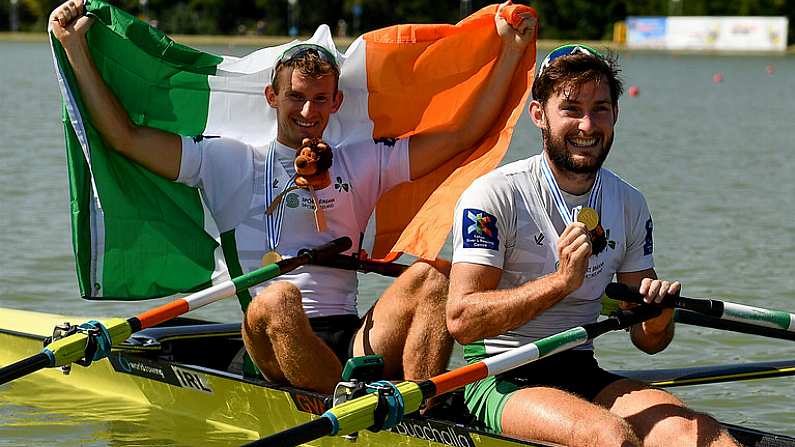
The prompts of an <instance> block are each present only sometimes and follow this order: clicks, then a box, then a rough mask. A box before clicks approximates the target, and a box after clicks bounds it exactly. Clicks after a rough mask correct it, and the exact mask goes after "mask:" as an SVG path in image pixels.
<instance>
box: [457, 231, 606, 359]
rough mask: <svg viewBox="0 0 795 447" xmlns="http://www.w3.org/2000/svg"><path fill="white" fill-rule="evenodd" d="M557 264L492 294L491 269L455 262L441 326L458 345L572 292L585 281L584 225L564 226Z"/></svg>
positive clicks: (495, 275)
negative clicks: (554, 268)
mask: <svg viewBox="0 0 795 447" xmlns="http://www.w3.org/2000/svg"><path fill="white" fill-rule="evenodd" d="M558 255H559V258H560V264H559V266H558V270H557V271H556V272H554V273H551V274H549V275H546V276H543V277H541V278H538V279H536V280H533V281H529V282H527V283H525V284H522V285H521V286H519V287H516V288H513V289H502V290H495V289H496V288H497V285H498V283H499V281H500V278H501V276H502V270H501V269H498V268H496V267H491V266H484V265H477V264H469V263H455V264H453V268H452V270H451V271H450V292H449V296H448V298H447V328H448V330H449V331H450V334H451V335H452V336H453V337H454V338H455V339H456V340H457V341H458V342H459V343H462V344H466V343H470V342H473V341H475V340H480V339H482V338H485V337H492V336H495V335H499V334H502V333H504V332H506V331H508V330H511V329H515V328H517V327H519V326H521V325H522V324H524V323H526V322H527V321H529V320H531V319H533V318H535V317H536V316H537V315H538V314H540V313H542V312H544V311H545V310H547V309H549V308H550V307H552V306H553V305H555V304H556V303H558V302H559V301H560V300H562V299H563V298H565V297H566V296H568V295H569V294H570V293H572V292H573V291H575V290H577V289H578V288H579V287H580V286H581V285H582V282H583V280H584V278H585V269H586V268H587V266H588V258H589V257H590V255H591V244H590V241H589V239H588V236H587V234H586V230H585V225H583V224H581V223H579V222H577V223H574V224H571V225H569V226H568V227H566V230H565V231H564V232H563V234H562V235H561V236H560V239H559V240H558Z"/></svg>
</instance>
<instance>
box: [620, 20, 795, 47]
mask: <svg viewBox="0 0 795 447" xmlns="http://www.w3.org/2000/svg"><path fill="white" fill-rule="evenodd" d="M788 24H789V23H788V19H787V18H786V17H629V18H628V19H627V28H628V31H627V34H628V35H627V46H628V47H629V48H664V49H668V50H708V51H785V50H786V48H787V26H788Z"/></svg>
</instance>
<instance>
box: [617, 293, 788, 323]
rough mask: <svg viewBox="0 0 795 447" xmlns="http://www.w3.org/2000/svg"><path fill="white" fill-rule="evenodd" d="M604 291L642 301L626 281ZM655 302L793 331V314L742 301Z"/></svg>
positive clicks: (674, 298) (671, 299) (669, 299)
mask: <svg viewBox="0 0 795 447" xmlns="http://www.w3.org/2000/svg"><path fill="white" fill-rule="evenodd" d="M605 293H606V294H607V296H608V297H610V298H612V299H615V300H621V301H628V302H634V303H643V295H641V294H640V293H639V292H638V289H637V288H634V287H629V286H627V285H626V284H620V283H610V284H608V285H607V288H606V289H605ZM659 305H660V306H663V307H673V308H677V309H685V310H691V311H694V312H698V313H702V314H704V315H709V316H711V317H715V318H720V319H722V320H727V321H736V322H740V323H747V324H751V325H755V326H762V327H768V328H773V329H781V330H784V331H788V332H793V333H795V314H791V313H789V312H784V311H780V310H772V309H765V308H762V307H753V306H746V305H744V304H737V303H730V302H728V301H718V300H708V299H698V298H685V297H683V296H668V297H666V298H664V299H663V301H662V303H660V304H659Z"/></svg>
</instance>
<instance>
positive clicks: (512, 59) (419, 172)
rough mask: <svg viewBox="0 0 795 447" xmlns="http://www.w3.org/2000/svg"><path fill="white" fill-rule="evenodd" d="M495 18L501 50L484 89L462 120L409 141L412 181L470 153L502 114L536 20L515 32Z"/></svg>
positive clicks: (472, 99) (465, 109)
mask: <svg viewBox="0 0 795 447" xmlns="http://www.w3.org/2000/svg"><path fill="white" fill-rule="evenodd" d="M505 6H506V4H502V5H500V7H499V9H498V10H497V15H496V17H495V21H496V27H497V33H498V34H499V35H500V37H501V39H502V49H501V51H500V55H499V56H498V58H497V61H496V63H495V64H494V66H493V68H492V72H491V73H490V75H489V77H488V80H487V82H486V83H485V85H483V86H481V88H480V89H479V90H478V92H476V93H475V94H473V95H472V96H471V97H470V98H469V100H468V101H467V102H466V103H465V104H464V105H463V106H462V112H463V114H462V118H461V119H460V120H458V121H457V122H456V123H453V124H452V125H449V126H444V127H437V128H433V129H428V130H426V131H424V132H422V133H419V134H417V135H414V136H412V137H411V142H410V143H409V144H410V148H409V160H410V163H411V178H412V180H414V179H417V178H420V177H422V176H423V175H425V174H428V173H430V172H431V171H433V170H434V169H436V168H437V167H438V166H440V165H441V164H443V163H444V162H446V161H447V160H449V159H451V158H453V157H454V156H456V155H458V153H460V152H462V151H465V150H469V149H471V148H472V146H474V145H475V143H477V142H478V141H479V140H480V139H481V138H483V136H484V134H485V133H486V132H487V131H488V130H489V129H490V128H491V126H492V123H493V122H494V120H495V119H497V117H498V116H499V114H500V112H501V111H502V108H503V104H504V103H505V99H506V97H507V94H508V89H509V87H510V83H511V79H512V78H513V75H514V72H515V71H516V67H517V65H518V64H519V61H521V59H522V57H523V56H524V52H525V49H526V48H527V45H528V44H529V43H530V42H531V41H532V39H533V38H534V36H535V26H536V23H535V18H533V17H532V16H529V15H528V16H526V17H525V18H524V20H523V21H522V22H521V23H520V24H519V26H518V27H517V28H516V29H514V28H513V27H512V26H511V25H510V24H508V22H507V21H506V20H505V19H504V18H503V17H502V15H501V14H500V12H501V10H502V9H503V8H504V7H505Z"/></svg>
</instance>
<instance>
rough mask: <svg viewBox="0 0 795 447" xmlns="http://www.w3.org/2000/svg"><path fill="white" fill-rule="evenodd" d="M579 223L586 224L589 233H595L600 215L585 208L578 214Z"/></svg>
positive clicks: (591, 209)
mask: <svg viewBox="0 0 795 447" xmlns="http://www.w3.org/2000/svg"><path fill="white" fill-rule="evenodd" d="M577 222H582V223H584V224H585V228H587V229H588V231H593V230H595V229H596V226H597V225H599V214H598V213H597V212H596V210H595V209H593V208H589V207H585V208H583V209H581V210H580V212H579V214H577Z"/></svg>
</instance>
